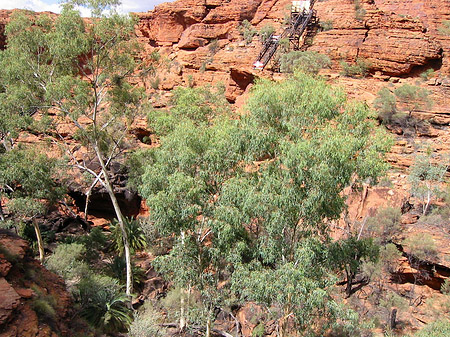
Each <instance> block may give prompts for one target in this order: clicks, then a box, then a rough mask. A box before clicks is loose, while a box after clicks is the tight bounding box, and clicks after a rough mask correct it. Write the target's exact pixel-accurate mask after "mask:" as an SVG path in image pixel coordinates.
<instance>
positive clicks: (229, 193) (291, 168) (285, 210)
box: [215, 73, 391, 330]
mask: <svg viewBox="0 0 450 337" xmlns="http://www.w3.org/2000/svg"><path fill="white" fill-rule="evenodd" d="M247 110H248V113H247V114H246V115H245V116H244V117H243V118H242V119H241V130H242V134H241V140H242V146H241V147H242V148H243V149H244V151H243V158H244V159H245V162H246V163H247V164H246V165H247V169H246V170H245V171H244V172H243V173H242V174H238V175H236V177H234V178H233V179H229V180H227V181H226V182H225V183H224V185H223V187H222V191H221V192H222V193H221V195H219V197H218V200H217V205H218V207H217V208H216V209H217V210H220V209H226V210H227V212H223V213H221V214H219V213H217V216H216V217H215V219H216V221H220V222H222V223H225V224H235V223H239V224H240V226H241V227H244V228H246V230H247V231H248V232H249V234H250V236H251V237H252V238H253V240H252V241H253V245H254V247H255V248H254V259H253V262H252V263H250V264H249V263H239V264H238V269H237V270H238V271H239V272H238V273H234V274H233V277H232V279H233V288H234V289H236V291H238V292H240V293H241V294H242V296H243V298H244V299H250V300H257V301H258V302H260V303H264V304H265V305H267V306H269V307H270V306H274V305H275V306H279V307H280V308H281V313H280V316H279V318H280V319H281V320H283V319H285V318H287V317H294V318H295V320H296V322H297V323H298V324H299V328H301V329H307V328H308V327H311V326H314V325H312V323H313V320H314V319H318V318H319V317H320V316H321V315H322V314H324V313H325V312H329V314H330V315H331V316H330V318H331V317H332V316H333V315H334V313H332V311H333V310H330V309H331V308H334V305H333V304H332V303H333V301H332V300H331V297H330V296H329V294H328V293H327V292H326V289H329V288H328V287H327V286H326V284H327V281H326V280H327V279H329V275H328V274H327V273H325V272H324V271H323V267H322V265H321V263H320V261H321V256H323V254H325V257H326V256H327V253H321V250H320V249H319V250H316V252H317V254H316V253H314V254H316V255H317V256H316V257H314V256H313V255H314V254H313V252H315V250H314V249H312V248H311V247H310V248H307V249H305V244H306V242H308V240H310V239H311V238H316V239H320V241H321V242H322V243H324V244H326V243H327V241H328V239H327V238H328V228H329V224H330V222H331V221H333V220H337V219H338V218H339V217H340V215H341V213H342V211H343V210H344V208H345V197H344V196H343V193H342V192H343V190H344V188H345V187H347V186H350V185H358V184H359V183H361V182H363V181H366V182H370V181H371V182H375V181H376V179H377V177H378V176H379V175H380V174H382V173H383V172H384V171H385V169H386V168H387V164H386V163H385V162H384V161H383V157H384V153H385V152H386V151H387V149H388V148H389V146H390V143H391V141H390V139H389V137H387V134H386V132H385V130H384V129H381V128H377V127H376V122H375V120H374V117H373V116H372V115H371V112H370V111H369V109H368V107H367V106H366V105H365V104H363V103H354V102H350V101H348V100H347V98H346V97H345V95H344V94H343V92H341V91H340V90H339V89H336V88H334V87H331V86H329V85H327V84H326V83H325V82H324V81H322V80H320V79H317V78H314V77H311V76H308V75H306V74H299V73H297V74H296V75H294V76H293V77H292V78H290V79H287V80H285V81H283V82H279V83H274V82H271V81H267V80H262V81H259V82H258V83H257V84H256V85H255V87H254V88H253V91H252V94H251V96H250V98H249V100H248V104H247ZM319 247H320V246H319ZM321 249H325V250H326V249H327V248H321ZM311 259H312V260H313V261H317V262H316V263H310V262H308V261H311ZM327 259H329V257H328V258H327ZM302 268H306V269H309V270H302ZM266 275H272V276H273V277H274V280H276V284H278V287H277V289H272V288H271V287H269V288H263V287H261V285H260V283H261V280H262V279H264V278H265V277H266ZM294 279H296V280H297V281H296V282H294V281H293V280H294ZM313 289H316V290H313ZM300 290H301V291H300ZM316 291H319V293H320V294H321V296H318V295H317V293H316ZM302 303H315V305H316V310H317V311H315V313H316V315H314V314H306V313H305V312H304V311H303V310H304V309H305V308H306V304H302ZM324 315H325V314H324ZM282 328H283V324H281V330H283V329H282Z"/></svg>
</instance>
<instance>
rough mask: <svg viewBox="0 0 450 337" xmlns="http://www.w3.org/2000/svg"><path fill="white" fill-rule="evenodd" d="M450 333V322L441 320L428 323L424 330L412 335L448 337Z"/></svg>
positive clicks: (418, 336)
mask: <svg viewBox="0 0 450 337" xmlns="http://www.w3.org/2000/svg"><path fill="white" fill-rule="evenodd" d="M449 335H450V322H449V321H448V320H444V319H443V320H440V321H436V322H433V323H431V324H428V325H426V326H425V327H424V328H423V329H422V330H420V331H419V332H417V333H416V334H414V335H413V336H411V337H430V336H433V337H447V336H449Z"/></svg>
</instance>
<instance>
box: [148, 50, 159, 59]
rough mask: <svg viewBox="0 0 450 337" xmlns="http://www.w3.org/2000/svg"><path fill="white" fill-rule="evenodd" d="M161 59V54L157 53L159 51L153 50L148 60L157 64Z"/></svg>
mask: <svg viewBox="0 0 450 337" xmlns="http://www.w3.org/2000/svg"><path fill="white" fill-rule="evenodd" d="M160 59H161V54H160V53H159V51H158V50H157V49H155V50H153V51H152V52H151V53H150V60H152V61H154V62H158V61H159V60H160Z"/></svg>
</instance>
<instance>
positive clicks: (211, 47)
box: [208, 39, 219, 55]
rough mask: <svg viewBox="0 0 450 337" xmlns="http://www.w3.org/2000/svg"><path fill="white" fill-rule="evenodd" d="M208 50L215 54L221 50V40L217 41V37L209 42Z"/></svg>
mask: <svg viewBox="0 0 450 337" xmlns="http://www.w3.org/2000/svg"><path fill="white" fill-rule="evenodd" d="M208 50H209V52H210V54H211V55H214V54H215V53H217V52H218V51H219V42H218V41H217V39H214V40H212V41H211V42H210V43H209V44H208Z"/></svg>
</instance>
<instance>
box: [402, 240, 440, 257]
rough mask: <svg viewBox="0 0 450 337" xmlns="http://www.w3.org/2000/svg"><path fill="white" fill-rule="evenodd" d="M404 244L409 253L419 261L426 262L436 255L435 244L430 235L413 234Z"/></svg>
mask: <svg viewBox="0 0 450 337" xmlns="http://www.w3.org/2000/svg"><path fill="white" fill-rule="evenodd" d="M404 243H405V245H406V246H407V247H408V248H409V251H410V253H411V254H412V255H413V256H414V257H416V258H418V259H420V260H424V261H428V260H430V259H434V258H435V257H436V255H437V247H436V243H435V242H434V240H433V237H432V236H431V235H430V234H427V233H425V234H413V235H412V236H410V237H408V238H407V239H406V240H405V241H404Z"/></svg>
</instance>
